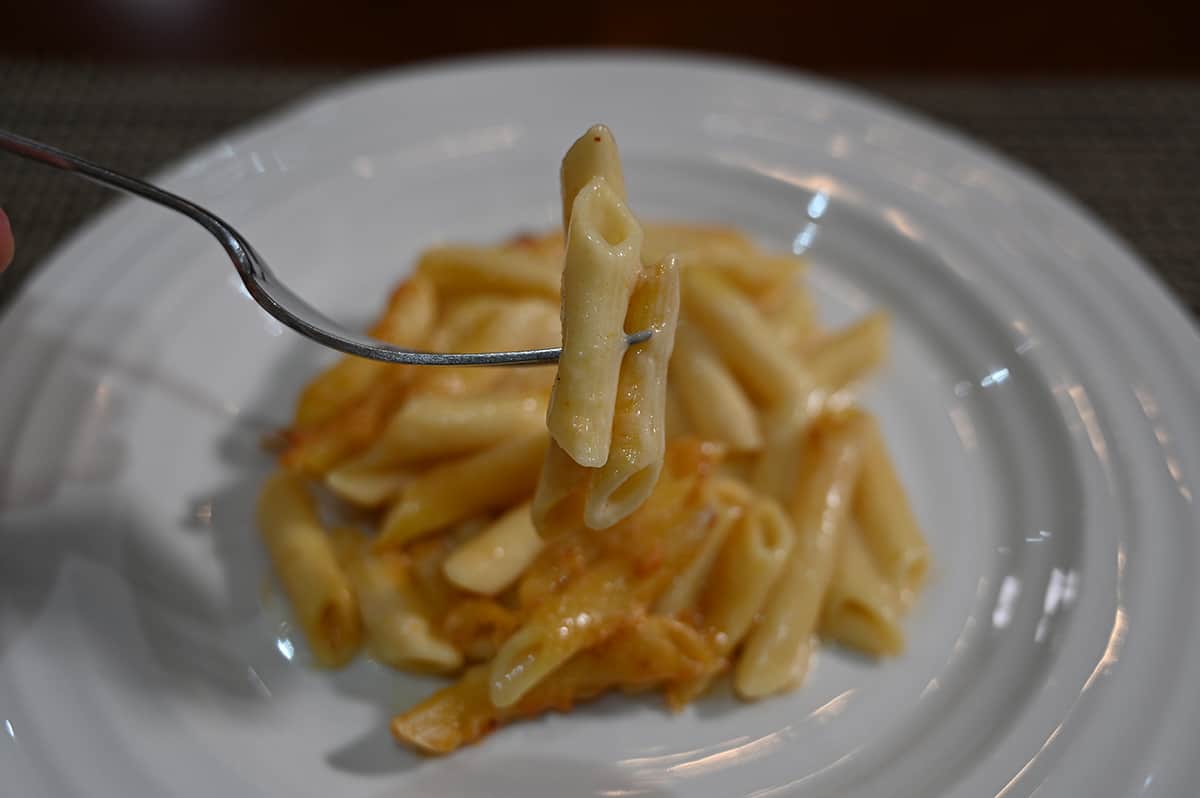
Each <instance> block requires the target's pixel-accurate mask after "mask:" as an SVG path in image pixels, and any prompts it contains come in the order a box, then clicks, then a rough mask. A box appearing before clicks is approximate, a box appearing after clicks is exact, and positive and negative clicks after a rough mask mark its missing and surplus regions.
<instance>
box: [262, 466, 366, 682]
mask: <svg viewBox="0 0 1200 798" xmlns="http://www.w3.org/2000/svg"><path fill="white" fill-rule="evenodd" d="M258 528H259V532H260V533H261V535H262V539H263V542H264V543H265V544H266V547H267V553H268V554H269V555H270V557H271V563H272V565H273V566H274V567H275V573H276V574H277V575H278V577H279V581H280V582H282V583H283V590H284V593H285V594H286V595H287V597H288V602H289V603H290V604H291V607H292V612H293V614H294V615H295V617H296V621H297V623H298V624H299V625H300V628H301V629H303V630H304V636H305V638H306V639H307V640H308V645H309V648H311V649H312V652H313V658H314V659H315V660H316V662H317V664H318V665H321V666H323V667H327V668H332V667H336V666H338V665H343V664H345V663H346V662H348V661H349V660H350V659H351V658H352V657H353V656H354V655H355V653H357V651H358V649H359V646H360V645H361V643H362V620H361V618H360V616H359V607H358V602H357V600H356V599H355V597H354V593H353V591H352V590H351V588H350V583H349V581H348V580H347V578H346V574H345V573H343V572H342V568H341V566H340V564H339V562H338V558H337V555H336V552H335V550H334V546H333V543H332V542H331V541H330V538H329V535H328V534H327V533H326V531H325V529H324V527H322V526H321V521H320V518H319V517H318V515H317V504H316V500H315V499H314V498H313V497H312V495H311V494H310V493H309V492H308V490H307V489H306V488H305V486H304V482H303V480H302V479H301V478H299V477H297V476H295V475H294V474H290V473H288V472H286V471H279V472H276V473H275V474H273V475H272V476H270V477H269V478H268V479H267V481H266V483H265V484H264V485H263V488H262V493H261V494H260V495H259V499H258Z"/></svg>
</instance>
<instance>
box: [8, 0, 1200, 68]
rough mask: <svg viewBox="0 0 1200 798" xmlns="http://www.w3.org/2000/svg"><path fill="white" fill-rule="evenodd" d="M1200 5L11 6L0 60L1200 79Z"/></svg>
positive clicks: (377, 2) (432, 2) (591, 1)
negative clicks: (672, 56)
mask: <svg viewBox="0 0 1200 798" xmlns="http://www.w3.org/2000/svg"><path fill="white" fill-rule="evenodd" d="M1198 37H1200V2H1196V0H1191V2H1164V1H1163V0H1152V1H1151V2H1137V0H1130V1H1128V2H1111V0H1042V1H1041V2H1034V1H1033V0H1005V1H1004V2H971V1H970V0H891V2H882V1H881V0H820V1H819V2H813V1H812V0H790V1H789V0H727V1H726V2H722V3H717V2H705V0H692V1H691V2H689V1H688V0H663V1H662V2H637V1H636V0H570V1H569V2H568V1H565V0H559V2H535V3H508V2H502V1H497V2H483V3H481V2H470V0H425V2H420V3H410V2H397V0H257V1H256V0H73V1H72V0H41V1H40V2H39V0H0V56H4V57H8V58H22V59H24V58H55V59H64V58H65V59H71V60H87V61H104V62H122V63H169V64H172V65H180V64H207V65H212V64H238V65H248V64H258V65H268V64H271V65H308V66H314V65H333V64H337V65H345V66H355V67H363V66H382V65H390V64H403V63H409V62H413V61H419V60H426V59H430V58H438V57H445V56H450V55H461V54H467V53H476V52H484V51H496V50H512V49H526V48H531V47H539V48H541V47H572V46H585V45H586V46H599V47H646V46H654V47H664V48H682V49H699V50H705V51H708V52H717V53H725V54H734V55H743V56H750V57H753V58H758V59H762V60H767V61H771V62H774V63H778V64H786V65H792V66H798V67H803V68H807V69H815V70H819V71H824V72H837V73H875V74H878V73H880V72H902V73H907V74H959V73H963V74H968V75H983V74H990V75H995V74H1005V75H1014V74H1021V75H1046V74H1061V75H1066V74H1070V75H1091V76H1097V75H1112V74H1121V75H1134V74H1136V75H1148V74H1154V75H1184V74H1188V75H1191V74H1200V42H1198Z"/></svg>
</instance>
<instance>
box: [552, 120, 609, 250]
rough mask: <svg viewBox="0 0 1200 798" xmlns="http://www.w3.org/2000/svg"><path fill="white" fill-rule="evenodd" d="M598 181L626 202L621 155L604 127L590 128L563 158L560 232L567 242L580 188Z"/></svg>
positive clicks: (560, 174) (560, 175)
mask: <svg viewBox="0 0 1200 798" xmlns="http://www.w3.org/2000/svg"><path fill="white" fill-rule="evenodd" d="M597 177H599V178H601V179H602V180H604V182H605V183H606V184H607V185H608V187H609V188H610V189H612V190H613V192H614V193H615V194H616V196H617V197H618V198H619V199H620V200H621V202H624V201H625V175H624V173H623V172H622V171H621V156H620V153H618V152H617V141H616V139H614V138H613V134H612V131H611V130H609V129H608V128H607V127H605V126H604V125H593V126H592V127H590V128H589V129H588V131H587V132H586V133H584V134H583V135H582V136H580V137H579V138H578V139H576V141H575V143H574V144H572V145H571V148H570V149H569V150H567V154H566V155H564V156H563V160H562V169H561V170H560V171H559V184H560V187H561V192H562V223H563V232H564V233H566V234H567V238H568V239H570V232H569V228H570V226H571V214H572V212H573V210H574V206H575V199H576V198H577V197H578V196H579V192H580V191H582V190H583V187H584V186H586V185H588V184H589V183H591V182H592V180H594V179H595V178H597Z"/></svg>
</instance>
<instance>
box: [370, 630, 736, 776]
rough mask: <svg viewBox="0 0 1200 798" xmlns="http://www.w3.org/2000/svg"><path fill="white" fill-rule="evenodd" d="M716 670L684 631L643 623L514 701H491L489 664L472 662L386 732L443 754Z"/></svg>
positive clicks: (703, 648)
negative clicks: (530, 719) (596, 702)
mask: <svg viewBox="0 0 1200 798" xmlns="http://www.w3.org/2000/svg"><path fill="white" fill-rule="evenodd" d="M715 666H716V659H715V657H714V656H713V654H712V652H711V650H710V649H709V648H708V647H707V646H706V644H705V642H704V639H703V638H702V637H701V636H700V635H699V634H698V633H697V632H696V631H695V630H693V629H692V628H691V627H689V626H687V625H686V624H682V623H679V622H678V621H673V620H670V619H667V618H643V619H640V620H638V621H636V622H635V623H633V624H632V625H631V626H630V627H628V628H627V629H624V630H622V631H621V632H619V633H617V634H615V635H614V636H613V637H612V638H611V639H610V640H608V641H607V642H606V643H604V644H601V645H598V646H596V647H594V648H592V649H589V650H587V651H585V652H583V653H581V654H579V655H578V656H576V657H574V658H573V659H572V660H571V661H570V662H568V663H567V664H566V665H565V666H564V667H563V668H561V669H560V670H559V671H557V672H556V673H554V674H553V675H551V676H549V677H548V678H547V679H545V680H544V681H543V682H542V683H541V684H539V685H538V686H537V687H536V688H534V689H533V690H531V691H530V692H529V693H527V694H526V695H525V696H523V697H522V699H521V700H520V701H519V702H516V703H514V704H512V705H509V706H497V705H495V704H493V703H492V701H491V700H490V684H489V678H490V674H489V671H488V667H487V666H486V665H479V666H476V667H474V668H472V669H470V670H468V671H467V672H466V673H465V674H464V675H463V676H462V678H460V679H459V680H458V681H457V682H456V683H454V684H453V685H451V686H449V687H446V688H444V689H442V690H440V691H438V692H437V693H435V694H434V695H432V696H431V697H429V698H428V699H426V700H425V701H423V702H422V703H420V704H418V705H417V706H415V707H413V708H412V709H410V710H408V711H407V712H405V713H403V714H401V715H397V716H396V717H395V718H393V719H392V723H391V731H392V735H393V736H394V737H395V738H396V740H397V741H398V742H400V743H402V744H404V745H408V746H411V747H413V748H415V749H416V750H418V751H420V752H422V753H426V754H446V753H449V752H451V751H454V750H456V749H458V748H460V747H462V746H464V745H470V744H471V743H474V742H477V741H478V740H479V739H480V738H481V737H483V736H485V735H487V734H488V733H490V732H492V731H493V730H495V729H496V728H498V727H499V726H500V725H501V724H504V723H508V722H510V721H512V720H515V719H517V718H521V717H527V716H530V715H537V714H540V713H542V712H545V711H546V710H549V709H557V710H559V711H566V710H568V709H570V708H571V706H573V705H574V704H577V703H579V702H582V701H587V700H589V699H592V698H595V697H596V696H598V695H600V694H602V693H604V692H606V691H608V690H611V689H614V688H618V687H619V688H621V689H623V690H625V691H626V692H635V691H639V690H646V689H649V688H651V687H654V686H657V685H660V684H664V683H670V682H673V681H678V680H685V679H694V678H697V677H699V676H701V675H703V674H704V673H706V672H709V671H711V670H713V669H714V667H715Z"/></svg>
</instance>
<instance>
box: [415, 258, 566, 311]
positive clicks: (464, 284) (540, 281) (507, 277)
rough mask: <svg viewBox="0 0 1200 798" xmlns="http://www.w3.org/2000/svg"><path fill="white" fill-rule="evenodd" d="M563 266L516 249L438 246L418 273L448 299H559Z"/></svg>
mask: <svg viewBox="0 0 1200 798" xmlns="http://www.w3.org/2000/svg"><path fill="white" fill-rule="evenodd" d="M561 271H562V267H561V264H560V263H558V262H557V261H556V260H554V259H553V258H547V257H539V256H538V254H536V252H534V251H529V250H522V249H517V248H513V247H466V246H453V247H434V248H433V249H429V250H426V251H425V254H424V255H422V256H421V260H420V262H419V263H418V264H417V274H419V275H421V276H422V277H424V278H426V279H427V280H429V281H430V282H431V283H432V284H433V285H434V286H436V287H437V290H438V292H439V293H441V294H443V295H446V296H457V295H463V294H508V295H513V296H540V297H545V298H546V299H551V300H557V299H558V292H559V284H560V282H561V279H562V275H561Z"/></svg>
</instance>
